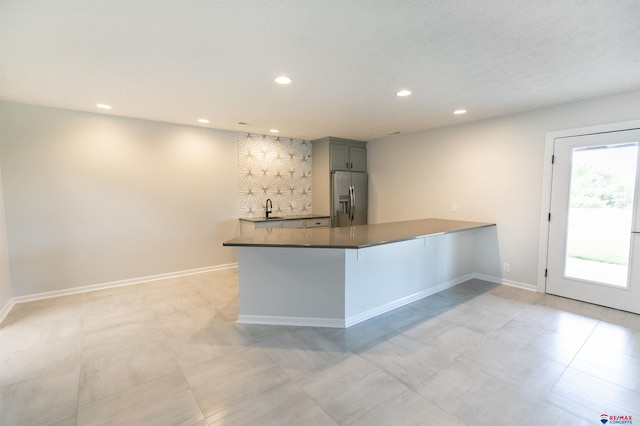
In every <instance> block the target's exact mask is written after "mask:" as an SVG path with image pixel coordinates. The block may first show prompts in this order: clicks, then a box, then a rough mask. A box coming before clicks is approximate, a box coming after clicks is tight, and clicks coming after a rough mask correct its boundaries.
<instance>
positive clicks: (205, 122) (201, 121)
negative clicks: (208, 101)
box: [198, 118, 209, 124]
mask: <svg viewBox="0 0 640 426" xmlns="http://www.w3.org/2000/svg"><path fill="white" fill-rule="evenodd" d="M208 122H209V120H207V119H206V118H198V123H202V124H207V123H208Z"/></svg>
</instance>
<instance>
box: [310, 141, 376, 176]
mask: <svg viewBox="0 0 640 426" xmlns="http://www.w3.org/2000/svg"><path fill="white" fill-rule="evenodd" d="M325 139H328V141H329V153H330V163H329V168H330V170H331V171H348V172H366V171H367V148H366V142H360V141H353V140H349V139H341V138H333V137H329V138H323V139H320V140H325Z"/></svg>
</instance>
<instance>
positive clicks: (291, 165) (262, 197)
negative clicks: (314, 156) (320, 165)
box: [238, 133, 312, 217]
mask: <svg viewBox="0 0 640 426" xmlns="http://www.w3.org/2000/svg"><path fill="white" fill-rule="evenodd" d="M238 157H239V158H238V165H239V167H238V168H239V171H240V217H264V213H265V204H266V202H267V199H268V198H270V199H271V202H272V203H273V211H272V215H273V216H293V215H301V214H310V213H311V212H312V210H311V142H309V141H304V140H299V139H289V138H280V137H275V136H267V135H255V134H246V133H243V134H240V137H239V142H238Z"/></svg>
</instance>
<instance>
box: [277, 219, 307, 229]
mask: <svg viewBox="0 0 640 426" xmlns="http://www.w3.org/2000/svg"><path fill="white" fill-rule="evenodd" d="M282 227H283V228H293V229H300V228H304V220H284V221H282Z"/></svg>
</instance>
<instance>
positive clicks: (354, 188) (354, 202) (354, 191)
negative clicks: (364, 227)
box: [351, 185, 356, 222]
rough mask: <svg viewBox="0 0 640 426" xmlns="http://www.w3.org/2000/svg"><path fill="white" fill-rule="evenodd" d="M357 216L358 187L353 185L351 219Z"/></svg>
mask: <svg viewBox="0 0 640 426" xmlns="http://www.w3.org/2000/svg"><path fill="white" fill-rule="evenodd" d="M355 217H356V187H355V186H354V185H351V221H352V222H353V219H354V218H355Z"/></svg>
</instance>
